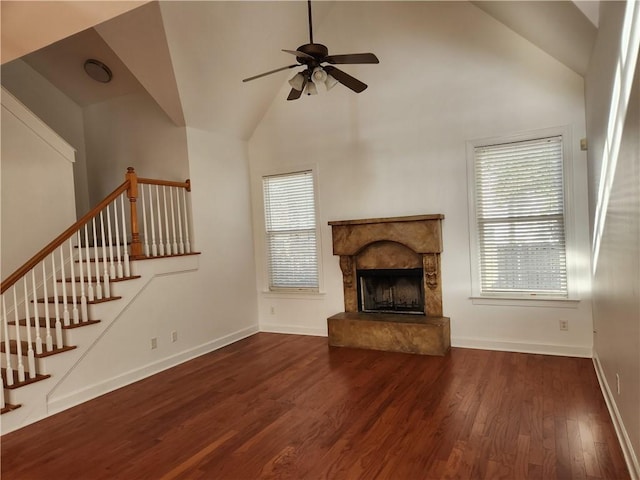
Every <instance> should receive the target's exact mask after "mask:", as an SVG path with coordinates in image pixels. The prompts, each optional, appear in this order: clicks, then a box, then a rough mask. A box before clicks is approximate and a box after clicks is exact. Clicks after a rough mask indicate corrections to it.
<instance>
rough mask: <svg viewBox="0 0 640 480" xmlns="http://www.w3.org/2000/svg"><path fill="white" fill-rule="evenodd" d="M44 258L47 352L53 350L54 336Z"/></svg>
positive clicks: (43, 280) (45, 339)
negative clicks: (52, 333) (52, 334)
mask: <svg viewBox="0 0 640 480" xmlns="http://www.w3.org/2000/svg"><path fill="white" fill-rule="evenodd" d="M46 263H47V262H45V261H44V260H43V261H42V285H43V287H44V327H45V333H46V335H45V337H44V343H45V348H46V349H47V352H50V351H51V350H53V337H52V336H51V317H50V316H49V296H48V293H47V267H46Z"/></svg>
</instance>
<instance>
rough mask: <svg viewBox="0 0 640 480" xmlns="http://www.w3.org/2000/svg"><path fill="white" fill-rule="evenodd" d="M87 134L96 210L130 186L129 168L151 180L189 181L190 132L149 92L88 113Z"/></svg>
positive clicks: (110, 102)
mask: <svg viewBox="0 0 640 480" xmlns="http://www.w3.org/2000/svg"><path fill="white" fill-rule="evenodd" d="M84 129H85V134H86V144H87V158H88V161H87V174H88V182H89V192H90V197H91V204H92V205H95V204H96V203H98V202H99V201H100V200H102V199H103V198H104V197H105V196H106V195H108V194H109V193H110V192H111V191H112V190H113V189H114V188H116V187H117V186H118V185H120V184H121V183H122V182H123V181H124V175H125V173H126V171H127V167H134V168H135V169H136V172H137V174H138V175H139V176H141V177H146V178H160V179H163V180H175V181H184V180H186V179H187V178H189V162H188V154H187V139H186V131H185V128H184V127H177V126H176V125H175V124H174V123H173V122H172V121H171V120H170V119H169V117H167V115H166V113H164V111H163V110H162V109H161V108H160V107H159V106H158V104H157V103H156V102H155V101H154V100H153V99H152V98H151V97H150V96H149V94H147V93H146V92H144V93H133V94H129V95H123V96H121V97H116V98H114V99H112V100H108V101H105V102H101V103H95V104H93V105H89V106H87V107H85V108H84Z"/></svg>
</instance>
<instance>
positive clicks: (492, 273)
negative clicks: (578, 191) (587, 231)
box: [472, 135, 568, 298]
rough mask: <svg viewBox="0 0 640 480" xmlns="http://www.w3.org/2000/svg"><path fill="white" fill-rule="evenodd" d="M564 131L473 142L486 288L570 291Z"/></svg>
mask: <svg viewBox="0 0 640 480" xmlns="http://www.w3.org/2000/svg"><path fill="white" fill-rule="evenodd" d="M563 170H564V162H563V137H562V135H558V136H547V137H543V138H535V139H527V140H520V141H513V142H508V143H492V144H485V145H481V144H480V145H478V144H476V145H474V146H473V164H472V171H473V172H474V174H473V190H474V198H473V199H472V206H473V210H475V224H474V225H472V231H475V236H476V238H475V239H473V240H475V242H472V243H475V244H476V258H477V260H476V261H477V269H478V271H477V272H476V277H477V278H476V282H475V283H477V285H474V291H475V292H476V294H479V295H480V296H501V295H502V296H507V297H509V296H511V297H524V298H531V296H534V295H540V296H548V297H560V298H567V297H568V287H567V254H566V241H565V236H566V235H565V194H564V191H565V190H564V175H563Z"/></svg>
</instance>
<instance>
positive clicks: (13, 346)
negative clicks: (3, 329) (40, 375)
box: [0, 340, 76, 358]
mask: <svg viewBox="0 0 640 480" xmlns="http://www.w3.org/2000/svg"><path fill="white" fill-rule="evenodd" d="M20 345H21V346H22V356H24V357H26V356H27V350H28V349H29V343H28V342H26V341H24V340H23V341H21V342H20ZM43 348H44V347H43ZM74 348H76V347H75V346H73V345H67V346H65V347H60V348H58V347H56V345H55V344H54V345H53V350H49V351H48V352H47V351H46V350H45V351H43V352H42V353H36V354H35V357H36V358H45V357H50V356H51V355H56V354H58V353H62V352H68V351H69V350H73V349H74ZM6 351H7V345H6V343H5V342H2V344H1V345H0V352H3V353H6ZM9 352H10V353H11V354H13V355H17V354H18V342H16V341H15V340H9Z"/></svg>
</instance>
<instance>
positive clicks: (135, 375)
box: [23, 325, 259, 426]
mask: <svg viewBox="0 0 640 480" xmlns="http://www.w3.org/2000/svg"><path fill="white" fill-rule="evenodd" d="M258 331H259V330H258V326H257V325H252V326H251V327H247V328H244V329H242V330H238V331H236V332H233V333H230V334H229V335H225V336H224V337H221V338H218V339H216V340H212V341H210V342H207V343H204V344H202V345H199V346H197V347H194V348H190V349H188V350H185V351H183V352H180V353H177V354H175V355H172V356H170V357H166V358H163V359H161V360H159V361H157V362H153V363H150V364H148V365H145V366H143V367H140V368H136V369H134V370H130V371H128V372H125V373H123V374H121V375H118V376H116V377H113V378H110V379H108V380H105V381H102V382H100V383H96V384H94V385H89V386H88V387H85V388H82V389H81V390H76V391H75V392H72V393H69V394H66V395H64V396H61V397H58V398H52V399H49V401H48V404H47V410H48V412H47V414H48V415H53V414H55V413H58V412H61V411H63V410H67V409H68V408H71V407H75V406H76V405H79V404H81V403H83V402H86V401H89V400H92V399H94V398H96V397H99V396H100V395H104V394H105V393H109V392H112V391H114V390H117V389H118V388H122V387H125V386H127V385H130V384H132V383H134V382H137V381H139V380H142V379H144V378H147V377H149V376H151V375H154V374H156V373H160V372H162V371H163V370H167V369H169V368H171V367H175V366H177V365H180V364H181V363H184V362H187V361H189V360H192V359H194V358H196V357H199V356H201V355H204V354H206V353H210V352H213V351H214V350H218V349H220V348H222V347H226V346H227V345H230V344H232V343H234V342H237V341H238V340H242V339H243V338H247V337H250V336H251V335H254V334H256V333H258ZM30 423H31V422H30ZM23 426H24V425H23Z"/></svg>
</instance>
